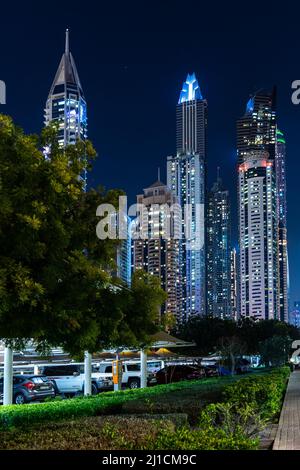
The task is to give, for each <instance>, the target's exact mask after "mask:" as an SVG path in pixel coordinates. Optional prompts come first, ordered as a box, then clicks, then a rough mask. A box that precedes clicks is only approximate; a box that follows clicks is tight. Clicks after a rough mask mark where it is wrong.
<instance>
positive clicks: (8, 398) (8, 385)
mask: <svg viewBox="0 0 300 470" xmlns="http://www.w3.org/2000/svg"><path fill="white" fill-rule="evenodd" d="M12 398H13V350H12V348H10V347H5V349H4V384H3V405H11V404H12Z"/></svg>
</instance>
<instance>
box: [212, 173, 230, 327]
mask: <svg viewBox="0 0 300 470" xmlns="http://www.w3.org/2000/svg"><path fill="white" fill-rule="evenodd" d="M206 241H207V246H206V253H207V256H206V260H207V261H206V276H207V314H208V315H210V316H214V317H219V318H223V319H227V318H232V308H231V226H230V201H229V192H228V191H227V190H226V189H224V187H223V184H222V180H221V178H220V177H219V172H218V178H217V181H216V182H215V183H214V185H213V187H212V189H211V191H209V193H208V198H207V238H206Z"/></svg>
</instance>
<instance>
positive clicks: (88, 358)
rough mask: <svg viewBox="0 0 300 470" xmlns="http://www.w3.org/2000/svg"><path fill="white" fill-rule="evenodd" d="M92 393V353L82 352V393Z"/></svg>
mask: <svg viewBox="0 0 300 470" xmlns="http://www.w3.org/2000/svg"><path fill="white" fill-rule="evenodd" d="M91 394H92V355H91V354H90V353H89V352H88V351H85V352H84V395H91Z"/></svg>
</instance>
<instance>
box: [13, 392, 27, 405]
mask: <svg viewBox="0 0 300 470" xmlns="http://www.w3.org/2000/svg"><path fill="white" fill-rule="evenodd" d="M14 403H15V404H16V405H24V403H26V399H25V397H24V395H23V393H17V395H15V398H14Z"/></svg>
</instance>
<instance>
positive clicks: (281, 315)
mask: <svg viewBox="0 0 300 470" xmlns="http://www.w3.org/2000/svg"><path fill="white" fill-rule="evenodd" d="M263 153H264V156H262V154H263ZM237 157H238V168H239V190H238V201H239V208H240V212H239V231H240V262H239V268H240V282H239V285H240V291H239V293H240V295H239V310H240V312H243V311H244V310H245V306H244V300H245V299H244V298H243V295H242V291H241V286H242V284H243V282H248V281H249V280H250V279H251V278H253V276H254V274H253V273H255V272H256V273H257V271H256V267H255V263H254V261H253V259H252V258H251V257H250V258H248V261H247V256H246V255H245V252H243V249H242V248H243V246H244V248H245V249H246V250H247V249H248V248H249V250H251V249H252V248H251V247H253V246H255V243H256V241H257V236H256V235H254V234H253V233H252V236H250V230H252V228H253V227H252V228H251V227H250V225H251V220H250V218H248V217H250V213H249V210H250V207H251V204H252V203H253V197H251V196H250V192H249V190H250V189H251V187H250V186H251V185H250V186H249V184H248V183H249V181H250V180H249V178H250V176H249V175H250V173H251V175H252V176H251V178H250V179H253V182H252V186H253V185H254V186H255V185H256V182H257V181H254V179H255V176H253V175H254V173H255V174H261V178H262V179H261V181H263V178H264V179H268V178H270V174H271V173H272V180H274V181H275V186H274V187H273V183H272V184H271V183H270V181H269V182H266V181H265V182H264V183H263V185H262V186H261V191H262V193H261V194H260V195H257V198H258V200H259V204H260V206H259V207H257V208H256V210H257V216H258V214H260V211H261V210H262V208H263V207H264V210H265V211H266V214H265V215H264V217H265V222H264V224H265V225H267V224H268V223H269V221H268V220H267V219H268V218H270V217H271V218H272V226H273V225H274V227H275V228H274V229H273V228H272V235H271V238H272V242H271V241H270V239H269V241H268V243H271V244H272V250H273V252H274V253H273V254H274V256H275V253H276V260H275V259H274V258H272V260H271V259H269V260H268V263H269V264H270V263H271V261H272V263H273V264H274V270H273V276H274V283H275V285H274V289H273V291H274V293H275V291H276V299H274V304H273V306H272V305H267V306H266V312H265V318H276V319H279V320H282V321H288V252H287V225H286V171H285V157H286V155H285V139H284V137H283V134H282V133H281V132H280V131H279V130H278V127H277V114H276V88H275V87H274V88H273V90H272V92H268V91H265V90H260V91H258V92H257V93H255V94H254V95H253V96H252V97H251V98H250V100H249V101H248V103H247V106H246V112H245V114H244V116H243V117H242V118H240V119H239V120H238V121H237ZM254 160H256V163H254ZM251 161H252V163H251ZM260 163H262V164H263V165H266V168H267V169H269V170H268V171H267V172H266V170H265V169H264V166H263V167H262V168H260V169H259V165H260ZM251 165H252V167H253V168H256V170H255V171H254V169H253V172H254V173H253V172H252V170H251V172H250V170H249V168H250V167H251ZM245 168H246V169H247V170H245ZM248 170H249V171H248ZM265 172H266V175H265V176H262V175H263V174H264V173H265ZM252 173H253V174H252ZM268 173H269V174H268ZM244 177H245V178H244ZM248 180H249V181H248ZM242 181H244V184H245V186H243V184H242ZM265 184H266V185H268V184H271V186H272V187H269V193H266V194H265V193H264V192H263V191H264V190H265ZM249 188H250V189H249ZM247 191H248V195H249V199H247V198H246V199H245V194H246V193H247ZM270 195H272V200H270V199H269V198H270ZM255 197H256V196H255ZM266 198H268V204H269V205H266V200H265V199H266ZM258 200H257V201H258ZM243 201H246V203H247V206H245V207H244V215H245V218H243V217H242V207H243ZM270 207H271V208H272V214H270V213H268V211H269V209H270ZM252 215H253V214H252ZM261 215H262V214H261ZM260 229H261V230H266V227H264V228H263V227H262V226H260ZM264 233H265V236H266V237H269V236H270V233H269V232H268V234H266V232H264ZM243 244H244V245H243ZM247 245H248V248H247ZM267 249H269V248H267V246H265V250H267ZM256 250H257V248H256ZM243 256H246V260H245V263H246V264H245V265H244V264H243V263H244V260H243V259H242V257H243ZM269 257H270V258H271V253H269ZM275 261H276V263H275ZM266 262H267V261H266V259H265V263H266ZM247 263H248V264H247ZM243 269H244V274H243ZM245 270H246V271H245ZM260 273H261V275H263V270H261V271H260ZM264 275H265V276H267V272H265V274H264ZM243 276H246V279H245V278H243ZM256 277H257V275H256ZM249 282H250V281H249ZM268 282H269V281H268V279H267V278H265V279H264V280H262V283H264V285H265V288H266V289H267V292H265V297H266V299H267V298H268V295H267V294H268V293H270V286H269V287H268ZM250 306H251V303H250ZM271 311H272V315H271V316H270V312H271ZM249 315H250V316H255V315H256V313H255V312H254V311H252V310H251V308H250V311H249Z"/></svg>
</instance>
